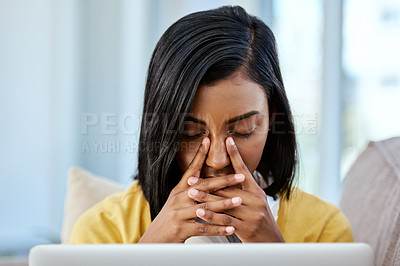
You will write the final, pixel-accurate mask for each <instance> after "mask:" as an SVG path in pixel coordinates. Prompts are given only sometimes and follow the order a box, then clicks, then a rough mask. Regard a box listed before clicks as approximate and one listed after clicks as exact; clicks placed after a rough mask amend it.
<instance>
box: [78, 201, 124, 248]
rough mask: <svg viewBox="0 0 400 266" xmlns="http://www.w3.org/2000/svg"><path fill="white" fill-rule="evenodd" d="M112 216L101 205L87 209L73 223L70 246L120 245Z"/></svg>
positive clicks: (120, 241)
mask: <svg viewBox="0 0 400 266" xmlns="http://www.w3.org/2000/svg"><path fill="white" fill-rule="evenodd" d="M113 215H114V214H113V213H108V212H107V211H106V210H105V209H104V208H103V206H102V204H100V205H96V206H94V207H93V208H91V209H89V210H88V211H87V212H85V213H84V214H83V215H82V216H81V217H80V218H79V219H78V221H77V222H76V223H75V226H74V228H73V230H72V234H71V238H70V244H100V243H110V244H111V243H122V238H121V234H120V231H119V230H118V227H117V226H116V225H115V223H114V221H113Z"/></svg>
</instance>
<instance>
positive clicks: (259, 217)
mask: <svg viewBox="0 0 400 266" xmlns="http://www.w3.org/2000/svg"><path fill="white" fill-rule="evenodd" d="M265 218H266V215H265V213H263V212H259V213H258V214H257V215H256V216H255V219H256V222H257V223H262V222H263V221H265Z"/></svg>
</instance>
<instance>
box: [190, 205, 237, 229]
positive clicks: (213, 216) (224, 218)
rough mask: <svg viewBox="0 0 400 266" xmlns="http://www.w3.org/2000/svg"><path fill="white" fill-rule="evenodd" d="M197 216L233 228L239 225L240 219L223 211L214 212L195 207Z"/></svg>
mask: <svg viewBox="0 0 400 266" xmlns="http://www.w3.org/2000/svg"><path fill="white" fill-rule="evenodd" d="M196 214H197V217H199V218H201V219H203V220H204V221H207V222H209V223H213V224H216V225H232V226H233V227H235V228H238V227H240V225H241V223H242V221H240V220H238V219H236V218H235V217H232V216H230V215H228V214H224V213H216V212H212V211H210V210H204V209H197V210H196Z"/></svg>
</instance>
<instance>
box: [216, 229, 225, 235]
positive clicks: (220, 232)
mask: <svg viewBox="0 0 400 266" xmlns="http://www.w3.org/2000/svg"><path fill="white" fill-rule="evenodd" d="M217 235H219V236H224V235H226V230H225V228H218V229H217Z"/></svg>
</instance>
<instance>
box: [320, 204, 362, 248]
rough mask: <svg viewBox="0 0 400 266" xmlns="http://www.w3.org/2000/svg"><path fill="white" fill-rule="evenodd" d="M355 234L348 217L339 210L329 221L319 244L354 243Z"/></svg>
mask: <svg viewBox="0 0 400 266" xmlns="http://www.w3.org/2000/svg"><path fill="white" fill-rule="evenodd" d="M353 241H354V239H353V233H352V230H351V226H350V223H349V221H348V220H347V218H346V216H345V215H344V214H343V213H342V212H341V211H340V210H339V209H337V211H336V212H335V213H334V214H333V215H332V217H331V218H330V219H329V220H328V221H327V223H326V225H325V227H324V229H323V231H322V233H321V235H320V238H319V240H318V242H353Z"/></svg>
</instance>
